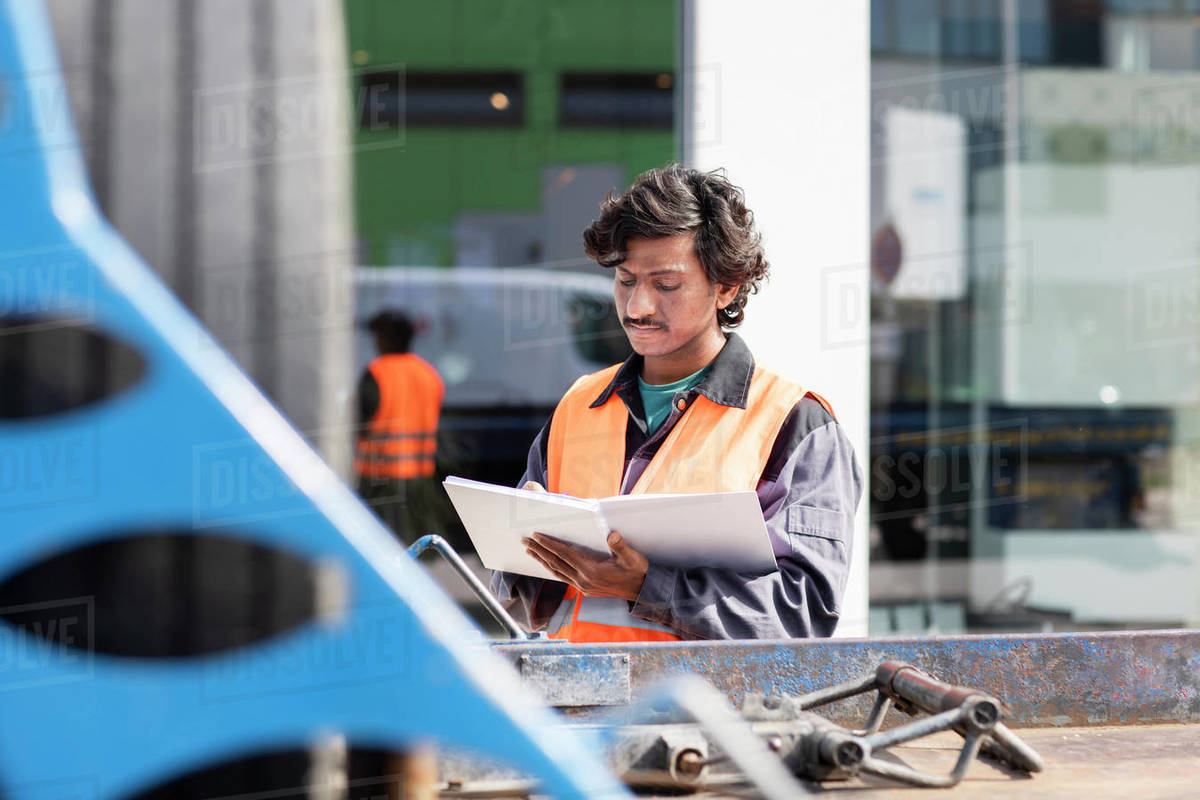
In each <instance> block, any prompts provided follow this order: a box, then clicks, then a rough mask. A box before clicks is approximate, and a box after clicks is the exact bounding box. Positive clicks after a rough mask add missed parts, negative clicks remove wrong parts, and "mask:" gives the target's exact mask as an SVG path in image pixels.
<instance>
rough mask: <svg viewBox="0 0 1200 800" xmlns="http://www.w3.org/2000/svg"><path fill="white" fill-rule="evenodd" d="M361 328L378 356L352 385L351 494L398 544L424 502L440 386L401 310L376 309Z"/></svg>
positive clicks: (412, 535)
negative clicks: (415, 347)
mask: <svg viewBox="0 0 1200 800" xmlns="http://www.w3.org/2000/svg"><path fill="white" fill-rule="evenodd" d="M367 327H368V329H369V330H370V331H371V333H372V334H373V336H374V338H375V345H376V347H377V348H378V350H379V356H378V357H377V358H375V359H374V360H372V361H371V363H370V364H368V365H367V369H366V370H365V371H364V372H363V375H362V377H361V379H360V380H359V383H358V417H359V431H358V436H357V441H356V442H355V454H354V470H355V472H356V473H357V475H358V490H359V494H360V495H361V496H362V497H363V499H364V500H366V501H367V503H368V504H369V505H371V506H372V507H373V508H374V509H375V511H376V513H378V514H379V515H380V517H381V518H382V519H383V520H384V521H385V522H386V523H387V524H388V525H389V526H390V527H391V528H392V531H393V532H394V533H395V534H396V536H398V537H399V538H400V539H401V540H403V541H404V542H405V543H410V542H411V541H412V540H414V539H416V537H417V536H419V535H420V534H421V533H423V532H424V531H422V530H420V527H421V519H422V514H423V512H424V511H428V510H429V509H430V508H431V507H432V505H433V504H432V503H431V502H430V500H429V498H431V497H432V496H433V495H434V490H436V486H434V485H433V477H434V472H435V457H436V455H437V427H438V416H439V414H440V413H441V408H442V398H443V397H444V396H445V387H444V386H443V384H442V379H441V377H439V376H438V373H437V370H435V369H434V368H433V366H432V365H431V364H429V362H427V361H426V360H425V359H423V358H421V357H420V356H418V355H417V354H415V353H412V352H409V347H410V345H411V343H412V339H413V334H414V332H415V330H414V326H413V323H412V321H411V320H410V319H409V318H408V317H407V316H406V315H405V314H403V313H402V312H400V311H395V310H387V311H381V312H379V313H378V314H376V315H375V316H373V317H371V319H370V321H369V322H368V323H367Z"/></svg>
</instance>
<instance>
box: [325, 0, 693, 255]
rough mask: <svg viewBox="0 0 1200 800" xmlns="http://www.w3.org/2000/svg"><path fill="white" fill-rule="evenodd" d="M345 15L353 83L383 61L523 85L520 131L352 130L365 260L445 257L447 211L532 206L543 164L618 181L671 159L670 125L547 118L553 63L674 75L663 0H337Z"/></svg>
mask: <svg viewBox="0 0 1200 800" xmlns="http://www.w3.org/2000/svg"><path fill="white" fill-rule="evenodd" d="M346 17H347V35H348V37H349V47H348V51H349V53H350V56H351V60H352V64H351V65H350V69H351V75H352V79H351V85H352V87H353V89H354V90H355V91H356V92H357V87H358V81H359V76H360V75H361V74H363V73H364V72H366V73H369V72H372V71H377V70H387V69H399V70H400V71H401V72H403V73H417V72H429V71H439V72H459V71H462V72H481V71H509V72H518V73H520V74H522V75H523V76H524V82H525V83H524V85H525V108H524V116H523V122H522V124H521V126H520V127H508V128H499V127H497V128H488V127H469V126H455V125H439V126H427V125H406V126H404V127H403V129H401V130H386V131H378V130H377V131H358V132H356V138H355V145H356V146H355V155H354V160H355V202H356V212H355V214H356V220H357V229H358V234H359V237H360V241H361V243H362V246H363V249H362V258H363V259H364V262H365V263H368V264H379V265H383V264H395V263H405V264H425V265H431V266H449V265H452V264H453V263H455V239H454V228H455V222H456V220H457V219H458V218H459V216H460V215H461V214H463V213H473V212H511V213H521V212H530V213H537V212H539V211H540V210H541V209H542V184H543V170H544V168H546V167H554V166H582V165H588V164H604V165H619V166H620V167H621V168H622V169H623V171H624V175H623V177H622V180H623V181H624V182H625V183H628V182H629V181H630V180H632V178H633V176H635V175H636V174H637V173H639V172H641V171H643V170H645V169H649V168H650V167H654V166H660V165H662V164H664V163H667V162H669V161H671V160H672V159H673V158H674V157H675V136H674V133H673V132H671V131H669V130H662V129H636V128H563V127H561V126H560V124H559V119H558V117H559V106H558V103H559V86H560V76H561V74H562V73H563V72H565V71H572V72H589V71H595V72H642V73H668V74H672V75H673V74H674V72H675V64H676V54H675V49H676V24H677V22H676V19H677V9H676V3H675V0H607V2H602V3H597V2H594V0H592V1H590V2H580V1H579V0H448V1H447V2H434V3H429V2H425V3H417V2H407V1H404V2H402V1H401V0H346ZM596 199H597V202H599V200H600V199H601V198H599V197H598V198H596Z"/></svg>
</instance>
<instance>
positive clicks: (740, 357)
mask: <svg viewBox="0 0 1200 800" xmlns="http://www.w3.org/2000/svg"><path fill="white" fill-rule="evenodd" d="M641 372H642V357H641V356H639V355H638V354H637V353H634V354H633V355H631V356H630V357H629V358H627V359H625V363H623V364H622V365H621V368H620V369H618V370H617V372H616V374H615V375H613V378H612V380H611V381H609V383H608V385H607V386H605V387H604V391H602V392H600V395H599V396H598V397H597V398H596V399H595V400H594V401H592V405H591V407H592V408H599V407H600V406H602V405H604V404H605V403H607V402H608V398H610V397H611V396H612V393H613V392H616V391H620V390H622V389H630V388H637V379H638V375H640V374H641ZM753 376H754V356H753V355H752V354H751V353H750V348H749V347H747V346H746V343H745V342H744V341H742V337H740V336H738V335H737V334H736V333H729V334H727V335H726V338H725V346H724V347H722V348H721V352H719V353H717V357H716V358H714V359H713V362H712V369H710V370H709V371H708V374H707V375H705V376H704V379H703V380H702V381H700V383H699V384H698V385H697V386H696V388H695V390H694V391H696V392H697V393H699V394H702V395H704V396H705V397H707V398H708V399H709V400H711V401H712V402H714V403H717V404H718V405H722V406H730V407H731V408H745V407H746V398H747V397H748V396H749V394H750V378H752V377H753Z"/></svg>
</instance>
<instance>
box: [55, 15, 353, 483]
mask: <svg viewBox="0 0 1200 800" xmlns="http://www.w3.org/2000/svg"><path fill="white" fill-rule="evenodd" d="M48 6H49V8H50V12H51V15H52V19H53V24H54V28H55V35H56V37H57V40H58V45H59V50H60V54H61V58H62V61H63V67H64V70H65V71H66V73H67V77H68V85H69V86H70V93H71V98H70V101H71V106H72V108H73V110H74V112H75V120H76V125H77V127H78V128H79V133H80V139H81V141H82V142H83V145H84V150H85V156H86V158H87V163H88V168H89V172H90V174H91V177H92V181H93V185H94V189H95V192H96V196H97V198H98V200H99V202H100V204H101V206H102V207H103V209H104V211H105V213H106V214H107V215H108V216H109V218H110V219H111V220H112V221H113V223H114V224H115V225H116V227H117V228H118V229H119V230H120V231H121V232H122V233H123V234H124V236H125V237H126V239H127V240H128V241H129V242H130V243H131V244H132V245H133V247H134V248H135V249H136V250H137V251H138V252H139V253H140V254H141V255H142V256H143V257H144V258H145V259H146V261H147V262H148V263H149V264H150V265H151V267H153V268H154V269H155V270H156V271H157V272H158V274H159V275H160V276H161V277H162V279H163V280H164V281H165V282H166V283H167V284H168V285H169V286H170V287H171V289H172V290H173V291H174V292H175V293H176V294H177V295H178V296H179V297H180V299H181V300H183V302H184V303H186V304H187V305H188V306H189V307H190V308H191V309H192V310H193V311H194V312H195V313H196V314H197V316H198V317H199V318H200V319H201V320H202V321H203V322H204V323H205V324H206V325H207V326H208V327H209V328H211V329H212V331H213V333H214V334H215V335H216V337H217V339H218V340H220V342H221V344H222V345H223V346H225V347H226V348H227V349H228V350H229V351H230V352H231V353H232V354H233V356H234V357H235V358H236V359H237V360H238V361H239V363H241V364H242V366H243V367H244V368H245V369H246V371H247V372H248V373H249V374H250V375H251V377H252V378H254V380H255V381H256V382H257V383H258V384H259V386H260V387H262V388H263V389H264V390H265V391H266V392H267V394H269V395H270V396H271V397H272V398H273V399H274V400H275V401H276V403H277V404H278V405H279V407H280V408H281V409H282V410H283V411H284V413H286V414H287V415H288V416H289V417H290V418H291V419H292V421H293V422H294V423H295V425H296V426H297V427H298V428H299V429H300V430H301V431H304V432H305V433H306V434H308V435H309V436H310V438H311V439H312V441H313V442H314V444H316V445H317V446H318V447H319V448H320V449H321V450H322V452H323V453H325V455H326V457H327V458H330V459H331V460H332V461H333V462H334V463H335V466H338V467H342V466H344V465H345V463H346V460H347V456H348V442H349V438H348V436H347V435H346V432H345V430H344V425H345V422H346V417H345V409H344V405H345V404H344V398H343V396H342V395H343V393H345V392H348V391H349V390H350V389H351V388H352V382H353V378H354V376H352V375H351V374H350V372H349V369H350V359H349V358H348V356H347V354H348V353H349V352H350V334H351V324H352V315H353V306H352V299H353V295H352V292H351V290H350V289H351V287H350V284H349V281H350V267H351V266H352V265H353V264H354V261H355V257H354V252H353V249H354V248H353V226H352V205H351V203H352V199H351V184H350V179H351V167H350V150H351V140H350V135H351V128H350V123H351V121H352V120H351V116H350V110H349V107H348V106H349V103H348V100H347V97H346V91H345V87H346V85H347V84H346V82H345V81H346V70H345V64H347V63H348V61H347V58H346V55H345V33H344V27H343V24H344V23H343V19H342V4H341V3H340V2H339V0H255V2H243V0H50V1H49V3H48Z"/></svg>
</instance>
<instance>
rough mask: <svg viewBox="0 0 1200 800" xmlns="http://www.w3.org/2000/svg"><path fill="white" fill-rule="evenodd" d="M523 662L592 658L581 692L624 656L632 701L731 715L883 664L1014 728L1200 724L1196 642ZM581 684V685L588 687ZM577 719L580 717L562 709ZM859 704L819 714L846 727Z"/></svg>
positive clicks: (557, 651)
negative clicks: (712, 699) (707, 695)
mask: <svg viewBox="0 0 1200 800" xmlns="http://www.w3.org/2000/svg"><path fill="white" fill-rule="evenodd" d="M496 650H497V651H498V652H500V653H503V654H505V655H507V656H508V657H510V658H511V659H513V661H514V662H516V661H517V660H518V659H519V658H520V656H521V655H522V654H526V655H535V654H546V655H550V654H553V655H556V656H564V655H569V654H570V655H581V656H592V657H593V658H585V659H583V660H582V661H581V662H579V666H580V670H579V674H580V676H581V678H582V679H584V680H600V679H603V678H604V673H605V672H606V671H607V670H608V669H610V667H609V666H608V665H610V664H612V663H613V661H612V659H611V658H607V657H606V658H595V656H605V655H611V654H614V653H616V654H628V655H629V658H630V663H629V665H628V666H629V670H630V673H629V675H630V681H631V690H632V695H633V697H634V698H635V699H636V698H637V696H638V695H639V694H641V693H642V692H644V691H645V690H646V689H647V688H648V687H649V686H650V685H652V684H653V683H654V682H655V681H656V680H658V679H661V678H663V677H665V676H667V675H672V674H679V673H683V672H692V673H696V674H698V675H700V676H701V677H703V678H705V679H706V680H708V681H710V682H711V683H712V684H713V685H714V686H716V687H717V688H718V689H720V690H721V691H722V692H724V693H725V694H726V695H727V696H728V698H729V699H730V701H731V702H732V703H734V704H735V705H737V706H740V705H741V702H742V700H743V698H744V697H745V696H746V694H748V693H756V692H758V693H764V694H790V695H800V694H806V693H808V692H811V691H813V690H815V689H818V688H821V687H824V686H829V685H831V684H835V683H839V682H841V681H845V680H848V679H851V678H855V677H859V676H861V675H865V674H867V673H870V672H873V671H874V670H875V668H876V667H877V666H878V665H879V664H880V663H881V662H883V661H887V660H890V659H896V660H900V661H905V662H908V663H910V664H912V665H914V666H916V667H918V668H919V669H922V670H925V671H926V672H929V673H932V674H933V675H935V676H937V677H938V678H941V679H942V680H945V681H948V682H951V683H955V684H959V685H962V686H971V687H978V688H980V689H983V690H985V691H987V692H988V693H989V694H992V695H994V696H996V697H999V698H1000V699H1001V700H1002V701H1003V702H1004V703H1005V704H1006V713H1005V719H1006V720H1008V721H1009V722H1011V723H1013V724H1015V725H1018V726H1021V727H1026V728H1027V727H1030V726H1065V725H1135V724H1151V723H1171V722H1200V631H1180V630H1171V631H1134V632H1128V631H1120V632H1104V633H1094V632H1092V633H1067V634H1015V635H1005V636H943V637H919V638H894V639H832V640H828V639H827V640H789V641H780V642H766V641H747V642H679V643H666V644H624V645H561V644H558V645H538V644H520V645H498V646H497V647H496ZM588 676H590V677H588ZM564 711H566V712H568V713H570V714H573V715H575V716H577V717H579V718H581V719H587V718H589V717H590V716H592V713H593V712H592V711H591V710H590V709H589V708H565V709H564ZM867 711H868V704H867V701H866V700H865V699H856V700H851V701H840V702H839V703H836V704H833V705H830V706H828V707H827V708H825V709H822V714H823V715H826V716H828V717H829V718H830V719H832V720H833V721H835V722H838V723H839V724H845V725H853V724H855V723H856V722H860V721H861V720H862V719H863V718H864V717H865V715H866V713H867Z"/></svg>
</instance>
